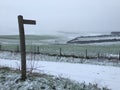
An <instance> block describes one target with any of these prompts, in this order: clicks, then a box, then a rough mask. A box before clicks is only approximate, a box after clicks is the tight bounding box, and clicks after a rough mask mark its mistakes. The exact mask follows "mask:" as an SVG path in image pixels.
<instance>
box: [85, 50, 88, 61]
mask: <svg viewBox="0 0 120 90" xmlns="http://www.w3.org/2000/svg"><path fill="white" fill-rule="evenodd" d="M85 55H86V59H87V58H88V55H87V49H86V50H85Z"/></svg>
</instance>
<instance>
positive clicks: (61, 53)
mask: <svg viewBox="0 0 120 90" xmlns="http://www.w3.org/2000/svg"><path fill="white" fill-rule="evenodd" d="M61 55H62V49H61V48H60V56H61Z"/></svg>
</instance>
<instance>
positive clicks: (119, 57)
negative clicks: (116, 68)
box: [118, 51, 120, 60]
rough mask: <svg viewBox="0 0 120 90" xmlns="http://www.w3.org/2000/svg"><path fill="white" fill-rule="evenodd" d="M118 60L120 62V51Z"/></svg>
mask: <svg viewBox="0 0 120 90" xmlns="http://www.w3.org/2000/svg"><path fill="white" fill-rule="evenodd" d="M118 60H120V51H119V54H118Z"/></svg>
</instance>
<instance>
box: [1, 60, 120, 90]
mask: <svg viewBox="0 0 120 90" xmlns="http://www.w3.org/2000/svg"><path fill="white" fill-rule="evenodd" d="M31 64H33V65H34V68H37V69H36V70H35V72H40V71H44V72H45V73H49V74H51V75H58V76H59V75H62V76H63V77H67V78H70V79H72V80H76V81H78V82H84V81H85V82H86V83H89V82H91V83H97V84H98V85H99V86H100V87H103V86H106V87H108V88H111V89H112V90H119V88H120V85H119V82H120V78H119V76H120V68H119V67H112V66H99V65H88V64H72V63H61V62H47V61H34V62H32V61H27V68H30V67H31ZM0 66H9V67H12V68H19V67H20V61H18V60H9V59H0Z"/></svg>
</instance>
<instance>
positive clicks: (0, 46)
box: [0, 43, 2, 51]
mask: <svg viewBox="0 0 120 90" xmlns="http://www.w3.org/2000/svg"><path fill="white" fill-rule="evenodd" d="M1 48H2V45H1V43H0V51H1Z"/></svg>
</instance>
